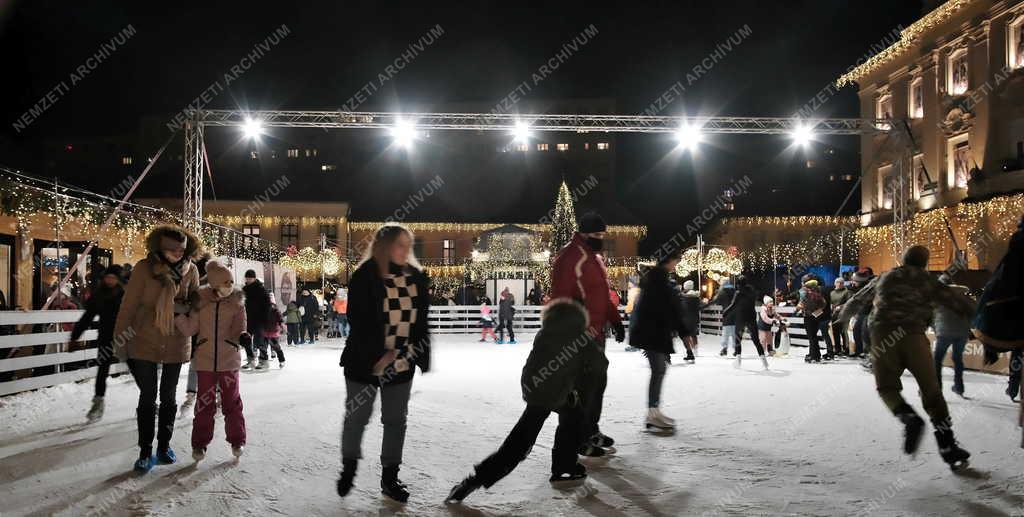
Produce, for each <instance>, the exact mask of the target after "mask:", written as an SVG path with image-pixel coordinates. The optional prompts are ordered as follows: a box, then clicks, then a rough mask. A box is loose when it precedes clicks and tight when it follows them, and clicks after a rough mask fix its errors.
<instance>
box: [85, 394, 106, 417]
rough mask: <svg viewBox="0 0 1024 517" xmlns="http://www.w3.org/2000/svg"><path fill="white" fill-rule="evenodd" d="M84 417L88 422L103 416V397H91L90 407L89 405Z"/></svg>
mask: <svg viewBox="0 0 1024 517" xmlns="http://www.w3.org/2000/svg"><path fill="white" fill-rule="evenodd" d="M85 418H86V419H88V420H89V421H90V422H95V421H97V420H99V419H101V418H103V397H93V399H92V407H90V408H89V412H88V413H86V414H85Z"/></svg>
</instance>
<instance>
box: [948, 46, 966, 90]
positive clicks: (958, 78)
mask: <svg viewBox="0 0 1024 517" xmlns="http://www.w3.org/2000/svg"><path fill="white" fill-rule="evenodd" d="M946 69H947V71H946V77H947V80H948V81H949V82H948V86H947V89H948V90H949V94H950V95H963V94H964V93H966V92H967V83H968V81H967V49H966V48H962V49H959V50H955V51H953V53H952V54H950V55H949V60H948V61H946Z"/></svg>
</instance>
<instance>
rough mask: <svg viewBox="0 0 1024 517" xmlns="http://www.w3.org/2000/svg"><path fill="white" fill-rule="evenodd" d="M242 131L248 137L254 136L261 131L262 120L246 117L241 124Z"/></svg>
mask: <svg viewBox="0 0 1024 517" xmlns="http://www.w3.org/2000/svg"><path fill="white" fill-rule="evenodd" d="M242 132H243V133H245V136H247V137H249V138H256V137H258V136H260V134H262V133H263V122H260V121H259V120H255V119H251V118H248V117H247V118H246V119H245V125H243V126H242Z"/></svg>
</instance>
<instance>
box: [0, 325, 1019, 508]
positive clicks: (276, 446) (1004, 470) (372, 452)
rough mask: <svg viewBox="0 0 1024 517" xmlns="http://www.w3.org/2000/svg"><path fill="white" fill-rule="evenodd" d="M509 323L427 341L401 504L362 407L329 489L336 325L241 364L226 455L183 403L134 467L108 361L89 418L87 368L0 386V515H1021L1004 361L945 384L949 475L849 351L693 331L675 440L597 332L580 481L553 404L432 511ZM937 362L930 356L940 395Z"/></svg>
mask: <svg viewBox="0 0 1024 517" xmlns="http://www.w3.org/2000/svg"><path fill="white" fill-rule="evenodd" d="M522 337H523V338H527V339H523V342H521V343H520V344H518V345H501V346H498V345H493V344H487V345H484V344H481V343H477V342H476V337H475V336H447V337H440V338H438V339H437V340H436V341H437V343H436V346H435V355H434V365H435V368H434V370H433V371H432V372H431V373H430V374H428V375H423V376H420V375H417V377H416V380H415V381H414V382H415V385H414V387H413V398H412V402H411V405H410V410H409V429H408V436H407V439H406V450H405V464H404V465H403V468H402V473H401V477H402V479H403V480H404V481H405V482H406V483H407V484H408V485H409V486H410V490H411V491H412V498H411V500H410V502H409V504H408V505H406V506H405V507H404V508H402V507H400V506H396V505H394V504H392V503H389V502H386V501H383V500H382V498H381V496H380V495H379V490H378V488H379V485H378V483H379V475H380V467H379V464H378V460H377V455H378V454H379V451H380V438H381V432H380V425H379V421H378V420H377V417H375V419H374V420H373V421H371V424H370V426H369V427H368V428H367V433H366V436H365V442H364V444H363V448H364V454H365V456H366V458H365V459H364V460H363V462H362V463H361V466H360V471H359V475H358V476H357V478H356V489H355V490H354V491H353V493H352V494H350V496H349V497H348V498H346V499H345V500H341V499H339V498H338V496H337V494H336V493H335V488H334V483H335V479H336V478H337V474H338V472H337V471H338V468H339V464H340V460H339V457H338V456H339V444H338V435H339V430H340V423H341V417H342V405H343V400H344V383H343V379H342V375H341V370H340V369H339V368H338V366H337V359H338V354H339V349H340V342H338V341H337V340H335V341H331V342H326V343H323V344H319V345H316V346H313V347H307V348H301V349H295V348H288V349H286V353H287V354H288V363H287V368H286V369H284V370H280V371H279V370H277V369H276V368H275V369H273V370H271V371H270V372H267V373H255V374H245V375H244V376H243V380H242V396H243V400H244V404H245V416H246V422H247V424H248V432H249V436H248V439H249V444H248V447H247V450H246V453H245V456H244V457H243V458H242V460H241V461H240V462H239V463H237V464H236V463H235V462H233V461H232V458H231V453H230V450H229V447H228V445H227V444H226V443H224V441H223V429H222V421H221V419H219V418H218V429H217V434H216V436H215V442H214V443H213V444H212V445H211V447H210V454H209V455H208V457H207V459H206V460H205V461H203V462H202V463H201V464H200V465H199V466H196V465H194V464H193V462H192V461H191V459H190V458H189V454H190V447H189V433H190V430H191V419H190V418H183V419H180V420H179V421H178V425H177V429H176V432H175V436H174V441H173V443H172V445H173V447H174V449H175V450H176V451H177V452H178V455H179V458H181V459H180V461H179V463H178V464H176V465H172V466H159V467H157V468H155V469H154V470H153V472H151V473H150V474H148V475H145V476H141V477H140V476H136V475H134V474H133V473H132V472H131V470H130V469H131V464H132V462H133V460H134V459H135V457H136V454H137V449H136V447H135V442H136V431H135V424H134V407H135V397H136V396H137V391H136V389H135V387H134V385H133V384H132V383H131V382H130V380H129V379H128V378H126V376H122V377H120V378H118V379H115V380H113V381H112V383H111V385H110V387H109V390H108V395H107V399H108V400H107V410H106V416H105V417H104V419H103V420H102V421H100V422H97V423H95V424H92V425H86V424H85V423H84V414H85V411H86V410H87V409H88V405H89V401H90V398H91V394H92V391H91V390H92V386H91V383H90V382H86V383H83V384H71V385H64V386H58V387H54V388H50V389H46V390H40V391H36V392H33V393H26V394H22V395H18V396H14V397H8V398H5V399H0V405H2V407H0V421H2V422H3V423H4V424H3V428H2V429H0V501H2V502H3V503H2V507H0V513H2V514H3V515H5V516H6V515H26V514H33V515H51V514H56V515H143V514H152V515H183V516H195V515H261V516H265V515H268V514H272V513H277V514H286V515H448V514H454V515H469V516H486V515H545V516H547V515H595V516H622V515H655V516H662V515H664V516H669V515H699V514H705V515H743V516H751V515H849V514H854V515H923V516H924V515H927V516H933V515H1007V514H1009V515H1024V474H1022V473H1021V472H1022V470H1021V467H1020V465H1021V455H1020V452H1021V449H1019V448H1018V447H1017V446H1018V445H1019V442H1020V432H1019V430H1018V428H1017V427H1016V425H1015V422H1016V411H1017V408H1016V407H1015V406H1014V405H1011V404H1010V402H1009V399H1008V398H1007V397H1006V396H1005V395H1004V394H1003V389H1004V386H1005V384H1004V382H1005V379H1004V378H1003V377H999V376H993V375H986V374H979V373H968V374H967V376H966V380H967V394H968V395H969V396H970V397H971V399H969V400H965V399H961V398H959V397H956V396H955V395H951V394H950V395H949V396H950V397H951V398H950V399H949V402H950V406H951V410H952V411H953V413H954V415H955V418H956V420H957V426H956V429H957V432H958V435H959V438H960V440H961V442H962V444H963V445H964V446H965V447H966V448H967V449H968V450H970V451H971V453H972V454H973V457H972V465H973V469H972V470H970V471H968V472H967V473H966V475H962V476H954V475H953V474H951V473H950V471H949V470H948V469H947V468H946V466H945V464H944V463H942V461H941V459H940V458H939V456H938V454H937V452H936V450H935V441H934V439H933V438H932V437H930V436H927V437H926V439H925V441H924V442H923V443H922V446H921V451H920V452H919V453H918V455H917V457H916V458H910V457H905V456H903V455H902V454H901V453H900V449H899V447H900V433H901V430H900V427H899V426H898V424H897V422H896V420H895V419H894V418H893V417H892V416H891V415H889V414H888V412H887V411H886V410H885V408H884V407H883V405H882V403H881V402H880V401H879V400H878V399H877V397H876V396H875V391H874V386H873V382H872V378H871V376H870V375H868V374H867V373H865V372H864V371H863V370H862V369H861V368H860V367H859V366H857V365H856V364H855V363H854V362H853V361H840V362H838V363H836V364H823V365H808V364H805V363H804V362H803V361H802V360H800V359H799V357H795V358H789V359H776V360H773V361H772V370H771V371H769V372H761V371H759V370H760V365H759V364H758V362H757V360H756V358H754V357H751V356H748V358H747V359H746V360H745V361H744V365H743V369H741V370H736V369H734V368H733V364H732V361H730V360H726V359H723V358H720V357H718V355H717V351H718V348H717V345H716V341H717V338H714V337H705V338H702V347H701V352H702V356H701V357H699V358H698V361H697V364H695V365H685V366H684V365H674V366H673V367H672V368H671V369H670V371H669V374H668V378H667V379H666V383H665V390H664V397H663V398H664V404H663V409H664V412H665V413H666V414H668V415H670V416H673V417H675V418H676V419H677V420H678V422H679V432H678V433H677V434H675V435H674V436H670V437H659V436H654V435H649V434H645V433H644V432H643V431H642V418H643V414H644V408H645V401H646V387H647V379H648V375H649V369H648V367H647V364H646V360H645V359H644V358H643V356H642V355H641V354H639V353H628V352H625V351H623V350H622V345H618V344H616V343H614V342H611V341H609V343H608V349H609V350H608V355H609V358H610V360H611V369H610V372H609V382H608V390H607V395H606V398H605V405H604V416H603V420H602V429H603V430H604V431H605V433H606V434H608V435H610V436H612V437H614V438H615V439H616V440H618V442H619V443H618V444H617V446H616V448H617V452H616V454H615V455H613V456H611V457H610V458H608V459H606V460H602V461H597V462H590V463H589V468H590V479H589V481H588V482H587V485H586V486H585V487H584V488H582V489H577V490H575V491H567V492H561V491H557V490H554V489H552V488H551V487H550V486H549V485H548V482H547V478H548V475H549V461H550V444H551V442H552V437H553V434H554V428H555V421H556V420H557V419H556V418H551V419H549V421H548V424H547V426H546V427H545V429H544V432H543V433H542V434H541V437H540V439H539V440H538V443H537V446H536V447H535V448H534V451H533V454H532V455H531V456H530V457H529V458H528V459H527V460H526V461H524V462H523V463H522V464H521V465H520V467H519V468H518V469H517V470H516V471H514V472H513V473H512V474H511V475H509V476H508V477H507V478H506V479H505V480H503V481H502V482H500V483H499V484H497V485H495V486H494V487H493V488H492V489H491V490H480V491H478V492H476V493H474V494H473V495H471V496H470V497H469V498H468V499H467V500H466V501H465V505H463V506H453V507H445V506H444V505H443V503H442V500H443V499H444V497H445V496H446V495H447V493H448V490H449V489H450V488H451V487H452V485H453V484H454V483H456V482H457V481H459V480H460V479H461V478H462V477H463V476H464V475H465V474H467V473H468V472H470V469H471V467H472V465H473V464H474V463H475V462H476V461H479V460H480V459H482V458H483V457H485V456H486V455H487V454H489V453H490V452H492V451H493V450H494V449H495V448H496V447H497V446H498V445H499V444H500V442H501V440H502V439H504V437H505V435H506V433H508V431H509V430H510V429H511V428H512V426H513V424H514V423H515V421H516V420H517V418H518V416H519V414H520V412H521V410H522V408H523V403H522V402H521V399H520V394H519V387H518V382H519V374H520V369H521V367H522V364H523V361H524V359H525V357H526V354H527V353H528V351H529V339H528V338H529V336H522ZM793 351H794V355H795V356H802V355H803V353H804V349H799V348H795V349H793ZM677 357H678V356H677ZM951 373H952V372H951V371H950V370H949V369H947V370H946V371H945V372H944V374H945V376H946V381H945V386H946V389H947V394H949V392H948V389H949V386H950V384H951V379H950V376H951ZM904 384H905V385H906V387H905V390H904V391H905V394H906V395H907V397H908V399H909V400H910V401H911V403H912V404H913V405H914V406H915V407H917V408H920V401H919V399H918V398H917V390H916V389H915V383H914V380H913V379H912V378H911V377H910V376H909V375H908V376H905V377H904ZM183 390H184V379H183V380H182V382H181V383H180V384H179V392H183ZM180 399H181V396H180V395H179V400H180Z"/></svg>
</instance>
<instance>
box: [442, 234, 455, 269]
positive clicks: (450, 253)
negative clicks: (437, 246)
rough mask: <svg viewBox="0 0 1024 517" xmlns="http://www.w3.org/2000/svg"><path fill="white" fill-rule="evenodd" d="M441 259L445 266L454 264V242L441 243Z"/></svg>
mask: <svg viewBox="0 0 1024 517" xmlns="http://www.w3.org/2000/svg"><path fill="white" fill-rule="evenodd" d="M441 245H442V246H441V259H442V260H443V261H444V263H445V264H454V263H455V240H454V239H445V240H444V241H443V242H442V243H441Z"/></svg>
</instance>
